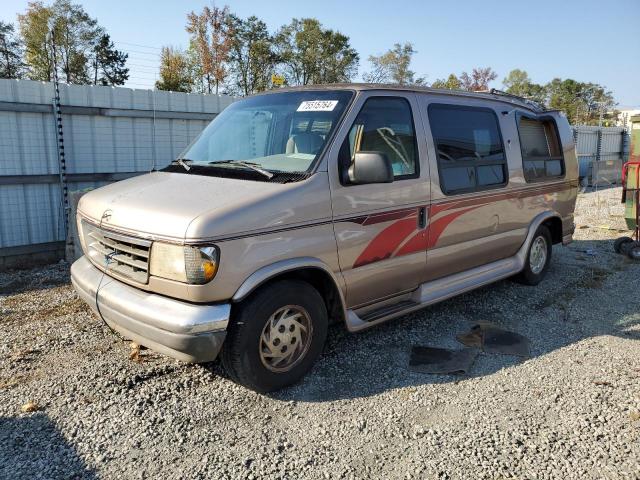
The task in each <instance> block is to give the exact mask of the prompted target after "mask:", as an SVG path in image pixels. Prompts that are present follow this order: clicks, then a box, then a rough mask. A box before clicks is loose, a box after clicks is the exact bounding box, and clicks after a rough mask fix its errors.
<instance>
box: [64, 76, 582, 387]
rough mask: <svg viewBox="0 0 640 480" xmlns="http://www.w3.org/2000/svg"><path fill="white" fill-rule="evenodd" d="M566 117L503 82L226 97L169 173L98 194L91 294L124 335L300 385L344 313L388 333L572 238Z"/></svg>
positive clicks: (538, 264) (571, 158)
mask: <svg viewBox="0 0 640 480" xmlns="http://www.w3.org/2000/svg"><path fill="white" fill-rule="evenodd" d="M577 186H578V170H577V162H576V154H575V149H574V142H573V137H572V133H571V129H570V127H569V124H568V123H567V120H566V118H565V117H564V116H563V115H562V114H561V113H559V112H555V111H544V110H543V109H541V108H539V107H538V106H537V105H535V104H533V103H531V102H528V101H526V100H524V99H521V98H517V97H512V96H508V95H505V94H502V93H499V92H490V93H467V92H452V91H441V90H433V89H427V88H399V87H384V86H379V85H378V86H371V85H353V84H350V85H329V86H323V87H311V88H297V89H285V90H277V91H274V92H271V93H266V94H262V95H257V96H252V97H249V98H245V99H243V100H241V101H238V102H236V103H234V104H232V105H231V106H230V107H228V108H227V109H226V110H224V111H223V112H222V113H221V114H220V115H219V116H218V117H217V118H216V119H215V120H214V121H213V122H211V124H210V125H209V126H208V127H207V128H206V129H205V130H204V131H203V132H202V134H201V135H200V136H199V137H198V138H197V139H196V140H195V141H194V142H193V143H192V144H191V145H190V146H189V147H188V148H187V149H186V150H185V152H184V154H183V155H182V156H181V157H180V159H178V160H177V161H175V162H173V163H172V164H171V165H170V166H168V167H167V168H164V169H163V170H161V171H157V172H152V173H149V174H147V175H142V176H139V177H136V178H132V179H129V180H125V181H122V182H118V183H115V184H112V185H109V186H106V187H103V188H99V189H97V190H95V191H93V192H90V193H88V194H86V195H85V196H84V197H83V198H82V200H81V202H80V205H79V208H78V218H77V221H78V227H79V232H80V236H81V242H82V246H83V249H84V254H85V256H84V257H82V258H81V259H80V260H78V261H77V262H75V263H74V264H73V266H72V269H71V273H72V280H73V284H74V286H75V288H76V290H77V291H78V294H79V295H80V296H81V297H82V298H83V299H84V300H85V301H86V302H87V303H88V304H89V305H90V306H91V307H92V308H93V309H94V310H95V312H96V313H97V314H98V315H99V316H100V317H101V318H102V319H103V320H104V321H105V322H107V323H108V324H109V325H110V326H111V327H112V328H113V329H115V330H117V331H118V332H120V333H121V334H122V335H123V336H124V337H126V338H129V339H133V340H135V341H136V342H138V343H140V344H142V345H145V346H147V347H149V348H151V349H154V350H156V351H159V352H162V353H164V354H166V355H169V356H172V357H175V358H177V359H180V360H184V361H188V362H206V361H210V360H213V359H215V358H216V357H217V356H218V354H219V353H220V355H221V357H222V362H223V364H224V367H225V369H226V370H227V372H228V373H229V375H230V376H231V377H232V378H233V379H234V380H236V381H237V382H239V383H241V384H243V385H246V386H247V387H249V388H252V389H255V390H257V391H262V392H264V391H269V390H275V389H278V388H281V387H283V386H285V385H289V384H291V383H293V382H295V381H296V380H298V379H300V378H301V377H302V376H303V375H304V374H305V373H306V372H307V371H308V370H309V369H310V368H311V366H312V365H313V363H314V362H315V361H316V359H317V358H318V356H319V355H320V353H321V351H322V347H323V344H324V341H325V337H326V335H327V325H328V323H329V322H330V321H337V322H342V323H344V325H345V326H346V328H347V329H348V330H349V331H351V332H357V331H360V330H363V329H365V328H369V327H372V326H374V325H377V324H379V323H381V322H384V321H386V320H389V319H391V318H394V317H398V316H400V315H403V314H406V313H407V312H411V311H414V310H417V309H420V308H423V307H425V306H427V305H430V304H433V303H435V302H438V301H441V300H445V299H447V298H449V297H452V296H454V295H457V294H459V293H462V292H466V291H469V290H472V289H474V288H477V287H480V286H482V285H486V284H488V283H491V282H495V281H496V280H500V279H503V278H506V277H511V276H517V278H518V279H519V280H520V281H521V282H522V283H525V284H528V285H535V284H537V283H538V282H540V280H542V278H543V277H544V275H545V273H546V272H547V269H548V267H549V262H550V260H551V251H552V248H551V247H552V245H553V244H559V243H563V244H566V243H568V242H570V241H571V238H572V234H573V231H574V223H573V210H574V205H575V200H576V194H577Z"/></svg>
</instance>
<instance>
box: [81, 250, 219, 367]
mask: <svg viewBox="0 0 640 480" xmlns="http://www.w3.org/2000/svg"><path fill="white" fill-rule="evenodd" d="M71 282H72V283H73V286H74V288H75V289H76V291H77V292H78V295H79V296H80V298H82V300H84V301H85V302H86V303H87V304H89V306H90V307H91V309H92V310H93V311H94V312H95V313H96V314H98V315H100V316H102V318H104V320H105V321H106V322H107V323H108V324H109V326H111V328H113V329H114V330H116V331H118V332H120V333H121V334H122V335H123V336H124V337H126V338H129V339H131V340H133V341H135V342H136V343H139V344H140V345H144V346H145V347H148V348H150V349H152V350H155V351H158V352H160V353H163V354H165V355H168V356H170V357H173V358H177V359H178V360H182V361H185V362H194V363H197V362H208V361H211V360H213V359H215V358H216V356H217V355H218V353H219V352H220V349H221V348H222V342H223V341H224V339H225V336H226V334H227V333H226V329H227V324H228V323H229V316H230V313H231V306H230V305H229V304H218V305H197V304H193V303H188V302H183V301H180V300H176V299H173V298H168V297H164V296H162V295H157V294H153V293H149V292H145V291H143V290H139V289H137V288H134V287H131V286H129V285H127V284H125V283H122V282H120V281H118V280H115V279H113V278H112V277H109V276H107V275H104V274H103V273H102V272H101V271H100V270H98V269H97V268H96V267H95V266H94V265H93V264H92V263H91V262H90V261H89V260H88V259H87V258H86V257H82V258H80V259H79V260H77V261H76V262H74V264H73V265H72V266H71ZM98 288H99V291H98ZM96 291H98V293H97V294H96Z"/></svg>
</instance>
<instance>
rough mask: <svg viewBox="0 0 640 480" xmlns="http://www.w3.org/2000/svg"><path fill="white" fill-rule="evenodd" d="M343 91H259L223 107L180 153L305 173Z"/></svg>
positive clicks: (196, 159) (201, 160)
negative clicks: (260, 93) (252, 95)
mask: <svg viewBox="0 0 640 480" xmlns="http://www.w3.org/2000/svg"><path fill="white" fill-rule="evenodd" d="M352 96H353V93H352V92H349V91H344V90H342V91H335V90H334V91H301V92H283V93H271V94H267V95H259V96H255V97H250V98H247V99H244V100H240V101H238V102H235V103H233V104H231V105H230V106H229V107H227V108H226V109H225V110H224V111H223V112H222V113H221V114H220V115H218V116H217V117H216V118H215V119H214V120H213V122H211V123H210V124H209V126H208V127H207V128H206V129H205V130H204V131H203V132H202V133H201V134H200V136H199V137H198V138H197V139H196V140H195V141H194V143H193V144H192V145H190V146H189V147H188V148H187V150H186V151H185V152H184V154H183V155H182V158H183V159H184V160H185V161H188V160H190V161H191V162H193V163H192V164H193V165H216V166H220V167H222V166H228V167H230V168H234V167H239V168H242V167H243V165H242V163H245V167H246V164H251V165H252V166H254V167H259V168H260V169H263V170H267V171H269V172H306V171H308V170H309V168H310V167H311V166H312V164H313V162H314V160H315V159H316V158H317V156H318V155H319V154H320V152H321V151H322V149H323V147H324V145H325V143H326V142H327V140H328V138H329V137H330V135H331V134H332V132H333V130H334V129H335V128H336V124H337V123H338V121H339V120H340V118H341V116H342V113H343V112H344V111H345V109H346V107H347V105H348V104H349V101H350V100H351V97H352Z"/></svg>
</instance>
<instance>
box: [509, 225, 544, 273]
mask: <svg viewBox="0 0 640 480" xmlns="http://www.w3.org/2000/svg"><path fill="white" fill-rule="evenodd" d="M551 251H552V242H551V232H549V229H548V228H547V227H546V226H544V225H540V226H539V227H538V229H537V230H536V233H535V234H534V235H533V240H531V245H529V251H528V252H527V259H526V260H525V264H524V268H523V269H522V272H520V274H519V275H518V276H517V277H516V280H517V281H518V282H519V283H522V284H524V285H538V284H539V283H540V282H541V281H542V279H543V278H544V277H545V275H546V274H547V270H549V264H550V263H551Z"/></svg>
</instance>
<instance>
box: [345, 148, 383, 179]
mask: <svg viewBox="0 0 640 480" xmlns="http://www.w3.org/2000/svg"><path fill="white" fill-rule="evenodd" d="M348 173H349V182H351V183H353V184H356V185H364V184H367V183H391V182H393V167H392V166H391V161H390V160H389V157H387V155H386V154H384V153H382V152H356V154H355V156H354V158H353V161H352V162H351V166H350V167H349V172H348Z"/></svg>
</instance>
